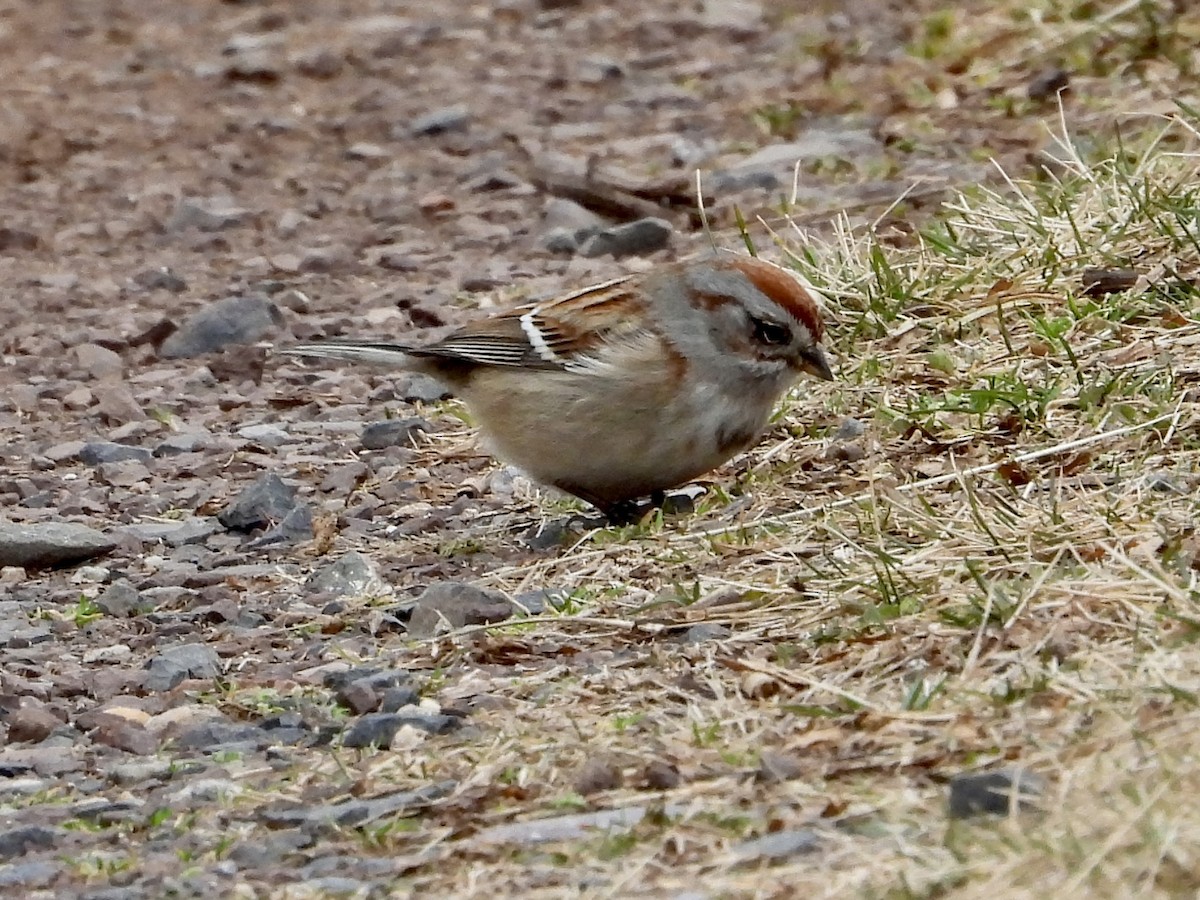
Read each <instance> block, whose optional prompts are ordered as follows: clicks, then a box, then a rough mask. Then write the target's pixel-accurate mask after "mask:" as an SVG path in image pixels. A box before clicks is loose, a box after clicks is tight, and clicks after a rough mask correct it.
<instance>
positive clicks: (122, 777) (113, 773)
mask: <svg viewBox="0 0 1200 900" xmlns="http://www.w3.org/2000/svg"><path fill="white" fill-rule="evenodd" d="M173 772H174V763H173V762H172V761H171V760H169V759H139V760H135V761H134V762H129V763H119V764H118V765H115V766H113V767H111V768H110V769H109V770H108V773H107V774H108V777H109V779H110V780H111V781H112V782H113V783H114V784H120V785H125V786H128V785H131V784H141V783H142V782H143V781H151V780H153V781H165V780H167V779H168V778H170V777H171V775H172V773H173Z"/></svg>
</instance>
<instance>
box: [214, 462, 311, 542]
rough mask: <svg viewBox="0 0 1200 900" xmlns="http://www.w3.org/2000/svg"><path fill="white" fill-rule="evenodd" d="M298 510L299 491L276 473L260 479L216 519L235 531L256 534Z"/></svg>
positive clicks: (270, 473)
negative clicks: (258, 530)
mask: <svg viewBox="0 0 1200 900" xmlns="http://www.w3.org/2000/svg"><path fill="white" fill-rule="evenodd" d="M295 508H296V489H295V488H293V487H291V486H290V485H287V484H285V483H284V482H283V479H281V478H280V477H279V476H278V475H276V474H275V473H274V472H269V473H267V474H266V475H263V476H262V477H261V478H259V479H258V480H257V481H256V482H254V484H252V485H250V487H248V488H246V490H244V491H242V493H241V494H239V495H238V496H237V498H236V499H235V500H234V501H233V502H232V503H231V504H230V505H229V506H227V507H226V508H225V509H223V510H222V511H221V512H220V513H219V514H218V516H217V519H218V520H219V521H220V522H221V524H222V525H224V526H225V527H226V528H229V529H231V530H233V531H253V530H254V529H256V528H268V527H270V526H272V525H274V524H276V523H278V522H282V521H283V520H284V518H286V516H287V514H288V513H290V512H291V511H292V510H293V509H295Z"/></svg>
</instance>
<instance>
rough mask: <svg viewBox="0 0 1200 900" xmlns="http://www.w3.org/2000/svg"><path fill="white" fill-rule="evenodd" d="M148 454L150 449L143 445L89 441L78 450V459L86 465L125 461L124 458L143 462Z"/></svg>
mask: <svg viewBox="0 0 1200 900" xmlns="http://www.w3.org/2000/svg"><path fill="white" fill-rule="evenodd" d="M150 456H151V453H150V451H149V450H147V449H146V448H145V447H134V446H132V445H130V444H114V443H113V442H112V441H89V442H88V443H86V444H84V445H83V447H82V448H81V449H80V451H79V461H80V462H82V463H83V464H84V465H88V466H98V465H101V464H103V463H114V462H125V461H126V460H137V461H138V462H145V461H146V460H148V459H150Z"/></svg>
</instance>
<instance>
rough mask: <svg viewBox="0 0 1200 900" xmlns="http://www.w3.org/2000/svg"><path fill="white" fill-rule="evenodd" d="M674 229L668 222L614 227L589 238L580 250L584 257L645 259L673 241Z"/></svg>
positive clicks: (646, 221) (651, 219)
mask: <svg viewBox="0 0 1200 900" xmlns="http://www.w3.org/2000/svg"><path fill="white" fill-rule="evenodd" d="M674 230H675V229H674V226H672V225H671V223H670V222H668V221H667V220H666V219H655V218H650V219H638V220H637V221H636V222H629V223H627V224H625V225H614V226H613V227H612V228H606V229H604V230H603V231H600V232H597V233H596V234H593V235H592V236H591V237H589V238H588V239H587V240H586V241H584V242H583V244H582V245H581V246H580V248H579V255H580V256H584V257H589V258H591V257H596V256H613V257H616V258H617V259H620V258H621V257H625V256H644V255H646V254H649V253H653V252H655V251H656V250H661V249H663V248H664V247H666V246H667V244H669V243H670V241H671V235H672V234H673V233H674Z"/></svg>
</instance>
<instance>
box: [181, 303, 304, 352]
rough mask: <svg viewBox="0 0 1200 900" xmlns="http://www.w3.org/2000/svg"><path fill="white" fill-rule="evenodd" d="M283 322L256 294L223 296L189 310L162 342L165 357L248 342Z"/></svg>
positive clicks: (272, 304)
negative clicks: (199, 308)
mask: <svg viewBox="0 0 1200 900" xmlns="http://www.w3.org/2000/svg"><path fill="white" fill-rule="evenodd" d="M282 324H283V314H282V313H281V312H280V311H279V308H278V307H277V306H275V304H274V303H272V302H271V301H270V300H268V299H266V298H265V297H262V296H260V295H258V294H247V295H244V296H237V297H226V298H225V299H224V300H218V301H216V302H215V303H210V304H209V305H208V306H206V307H205V308H204V309H201V310H199V311H198V312H195V313H192V315H190V316H188V317H187V318H186V319H184V320H183V322H182V323H180V325H179V328H178V329H177V330H176V331H175V332H174V333H172V334H171V335H169V336H168V337H167V339H166V340H164V341H163V342H162V346H161V347H160V348H159V355H160V356H162V357H163V358H165V359H179V358H183V357H192V356H200V355H201V354H204V353H213V352H215V351H217V350H223V349H224V348H226V347H228V346H230V345H231V344H248V343H250V342H251V341H256V340H258V339H259V338H261V337H263V336H264V335H266V334H269V333H270V332H272V331H274V330H275V329H276V328H278V327H279V326H281V325H282Z"/></svg>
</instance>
